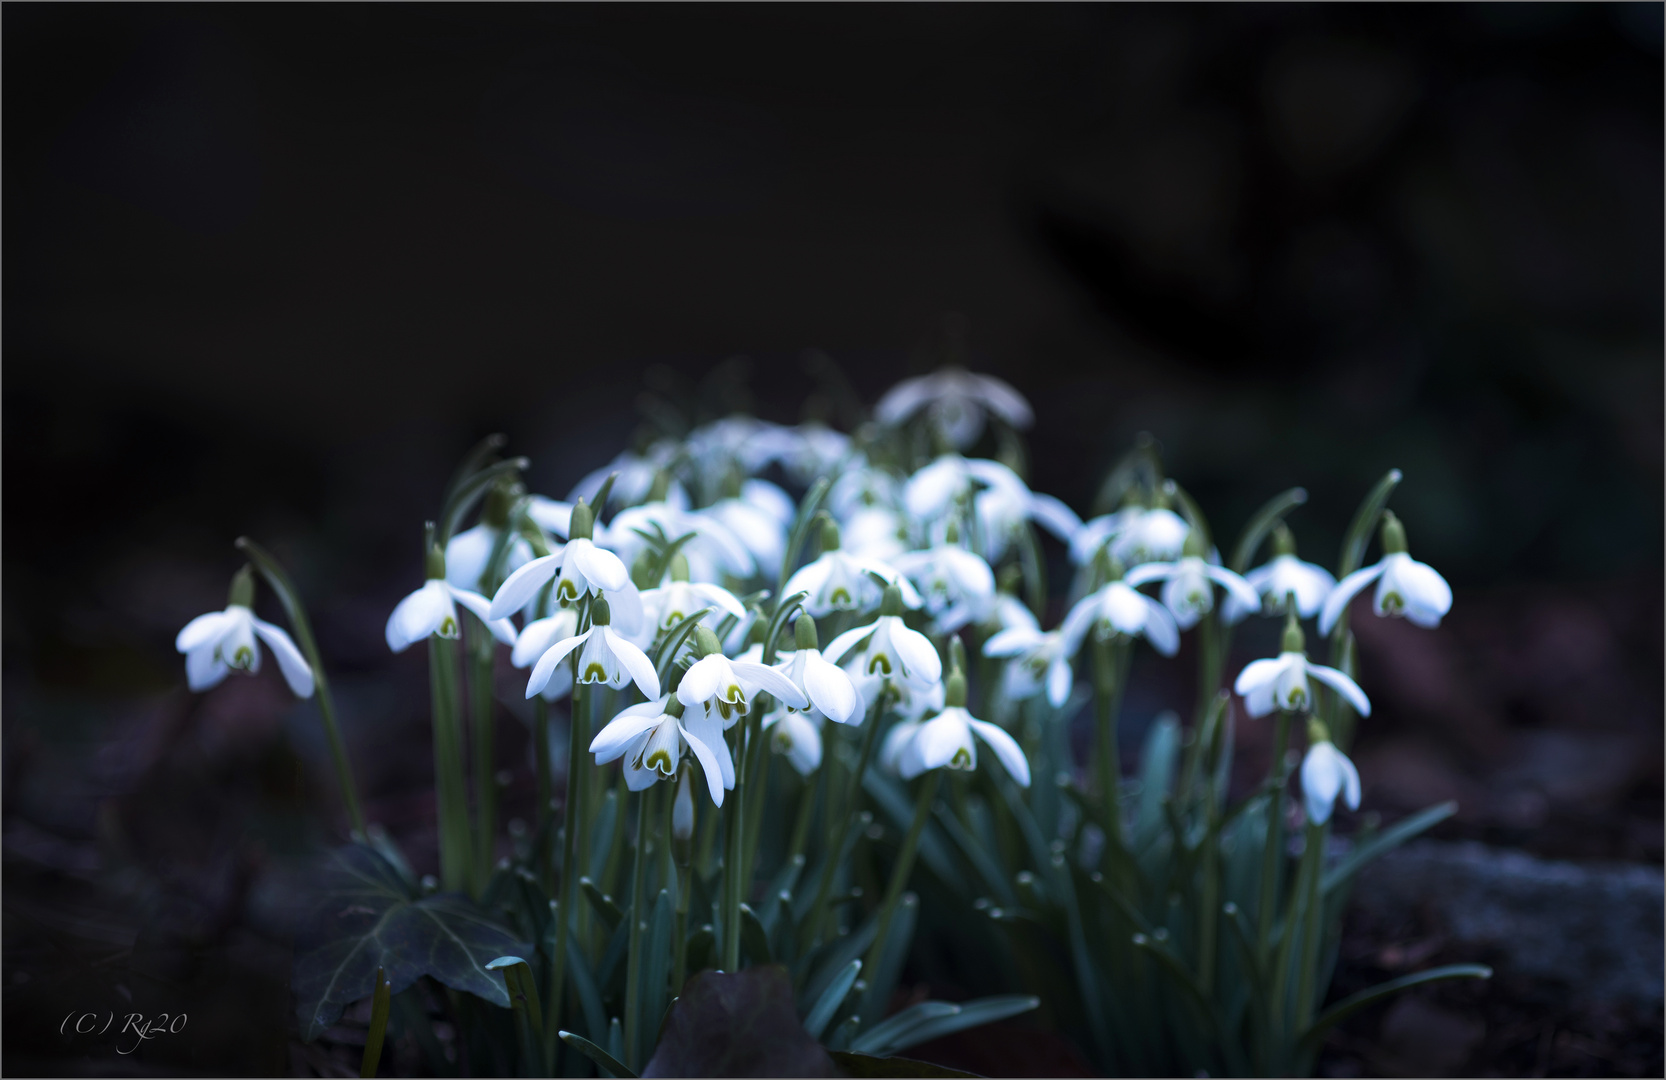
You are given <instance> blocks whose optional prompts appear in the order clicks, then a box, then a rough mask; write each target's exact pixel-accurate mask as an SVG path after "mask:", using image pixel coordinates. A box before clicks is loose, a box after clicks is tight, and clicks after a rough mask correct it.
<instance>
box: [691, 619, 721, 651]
mask: <svg viewBox="0 0 1666 1080" xmlns="http://www.w3.org/2000/svg"><path fill="white" fill-rule="evenodd" d="M722 651H723V646H722V645H721V644H719V643H718V640H717V635H716V634H714V633H712V632H711V629H710V628H709V627H707V626H705V625H701V626H696V627H695V628H694V656H695V658H696V659H698V660H704V659H705V658H706V657H708V656H716V655H718V654H719V653H721V652H722Z"/></svg>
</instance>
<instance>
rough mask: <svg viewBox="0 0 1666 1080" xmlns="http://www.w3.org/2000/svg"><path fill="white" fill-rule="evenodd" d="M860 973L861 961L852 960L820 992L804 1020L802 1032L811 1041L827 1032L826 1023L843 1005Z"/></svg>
mask: <svg viewBox="0 0 1666 1080" xmlns="http://www.w3.org/2000/svg"><path fill="white" fill-rule="evenodd" d="M861 973H862V961H860V960H852V961H851V962H850V963H848V964H846V965H845V969H844V970H843V971H841V972H839V974H838V977H837V978H835V979H834V980H833V982H832V984H831V985H829V986H828V988H827V989H826V990H825V991H823V992H822V995H821V997H819V998H817V999H816V1003H815V1005H814V1006H813V1007H811V1009H810V1015H809V1016H806V1017H805V1018H804V1030H805V1031H808V1032H809V1033H810V1037H811V1038H812V1039H819V1038H821V1033H822V1032H824V1031H826V1030H827V1025H828V1022H829V1021H831V1020H832V1019H833V1014H834V1013H836V1012H838V1011H839V1006H840V1005H843V1004H844V1001H845V996H846V995H847V994H849V993H850V988H851V987H852V986H854V985H855V984H856V976H858V975H860V974H861Z"/></svg>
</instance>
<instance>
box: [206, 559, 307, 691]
mask: <svg viewBox="0 0 1666 1080" xmlns="http://www.w3.org/2000/svg"><path fill="white" fill-rule="evenodd" d="M254 600H255V579H254V572H253V571H252V570H251V569H250V568H249V567H247V566H245V567H243V569H241V570H239V571H237V573H236V574H235V575H234V576H233V577H232V579H231V595H230V597H229V598H228V599H227V601H226V609H225V610H224V611H211V612H209V613H208V614H207V615H198V616H197V617H196V618H194V619H192V620H191V621H190V622H188V623H186V624H185V628H184V629H183V630H181V631H180V632H179V636H178V637H176V638H174V648H175V649H177V650H178V651H180V652H182V653H184V654H185V681H186V683H187V685H189V686H190V687H191V689H192V690H196V691H203V690H209V689H212V688H213V687H216V686H218V685H220V683H221V682H223V681H224V680H225V677H226V676H227V675H230V674H231V673H232V672H233V671H246V672H248V673H249V674H250V675H254V674H256V673H257V672H259V671H260V644H259V641H264V642H266V645H267V647H268V648H270V649H271V650H272V655H273V656H275V657H277V659H278V670H279V671H281V672H283V679H284V682H286V683H288V684H289V689H290V690H292V691H294V693H295V696H296V697H298V698H309V697H311V696H312V690H313V676H312V668H311V667H310V666H309V665H308V664H307V661H306V658H305V657H304V656H302V655H301V650H300V649H297V648H296V647H295V642H293V641H291V640H290V638H289V635H288V634H287V633H285V632H284V630H283V628H282V627H278V626H273V625H272V624H271V623H269V622H266V621H265V620H263V619H260V618H258V617H256V615H255V613H254ZM257 638H258V639H259V641H257V640H256V639H257Z"/></svg>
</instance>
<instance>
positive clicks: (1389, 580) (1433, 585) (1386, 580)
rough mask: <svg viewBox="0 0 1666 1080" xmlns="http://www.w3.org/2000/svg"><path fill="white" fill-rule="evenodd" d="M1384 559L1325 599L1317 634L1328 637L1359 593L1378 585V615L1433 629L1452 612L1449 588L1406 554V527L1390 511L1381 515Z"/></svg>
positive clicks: (1436, 574)
mask: <svg viewBox="0 0 1666 1080" xmlns="http://www.w3.org/2000/svg"><path fill="white" fill-rule="evenodd" d="M1382 545H1383V557H1382V558H1381V559H1380V560H1379V561H1378V562H1377V563H1376V565H1374V566H1367V567H1365V568H1364V569H1363V570H1355V571H1354V572H1353V573H1351V574H1349V575H1348V576H1347V577H1345V578H1343V579H1342V581H1341V582H1340V583H1338V585H1337V586H1336V588H1335V589H1334V590H1333V591H1332V592H1331V594H1330V596H1328V597H1326V599H1325V607H1324V610H1323V611H1321V612H1320V613H1319V632H1320V633H1321V634H1328V633H1330V632H1331V628H1332V627H1334V626H1335V625H1336V621H1337V620H1338V619H1340V618H1341V617H1342V612H1343V611H1345V610H1346V609H1347V607H1348V601H1350V600H1352V599H1353V598H1354V596H1355V594H1357V593H1358V592H1359V591H1360V590H1361V589H1364V588H1365V587H1366V586H1367V585H1369V584H1371V582H1373V581H1375V582H1376V583H1377V596H1376V601H1375V602H1374V604H1373V605H1372V606H1373V607H1374V608H1375V609H1376V612H1377V614H1378V615H1393V616H1397V617H1399V616H1403V617H1405V618H1406V619H1407V620H1408V621H1410V622H1411V623H1412V624H1414V625H1416V626H1421V627H1424V628H1425V629H1433V628H1435V627H1437V626H1439V625H1440V617H1441V616H1442V615H1445V614H1446V613H1447V612H1448V611H1451V610H1452V587H1451V586H1450V585H1448V584H1446V579H1445V578H1443V577H1441V576H1440V574H1439V572H1437V571H1436V570H1435V568H1434V567H1432V566H1430V565H1428V564H1427V563H1420V562H1418V561H1417V560H1416V559H1413V558H1412V557H1411V556H1410V555H1409V554H1407V552H1406V527H1405V526H1404V525H1402V524H1400V519H1399V518H1397V517H1395V516H1394V514H1393V513H1392V512H1390V511H1384V512H1383V528H1382Z"/></svg>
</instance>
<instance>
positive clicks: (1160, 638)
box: [1059, 553, 1180, 656]
mask: <svg viewBox="0 0 1666 1080" xmlns="http://www.w3.org/2000/svg"><path fill="white" fill-rule="evenodd" d="M1099 558H1100V559H1102V560H1103V562H1104V565H1105V576H1106V577H1107V578H1109V580H1108V581H1106V583H1105V584H1104V585H1102V586H1101V587H1099V588H1098V589H1096V590H1094V591H1093V592H1091V593H1089V594H1088V595H1086V596H1084V597H1082V599H1080V600H1078V601H1076V606H1075V607H1073V608H1071V609H1070V613H1069V614H1068V615H1066V616H1065V617H1064V623H1063V624H1062V625H1061V626H1060V627H1059V631H1060V633H1062V634H1063V636H1064V647H1065V651H1066V654H1067V655H1069V656H1074V655H1076V652H1077V650H1079V649H1080V648H1081V647H1082V639H1083V638H1084V637H1086V636H1087V633H1088V631H1089V630H1091V631H1093V633H1094V634H1095V635H1096V636H1097V637H1099V638H1101V639H1104V638H1108V637H1110V636H1111V635H1113V634H1127V635H1128V636H1129V637H1143V638H1145V639H1146V640H1147V641H1149V642H1151V646H1152V648H1154V649H1156V650H1157V651H1158V652H1160V653H1162V654H1163V655H1164V656H1173V655H1174V654H1175V653H1177V652H1179V651H1180V630H1179V628H1178V627H1177V626H1175V623H1174V616H1172V615H1170V614H1169V613H1168V609H1167V608H1165V607H1164V606H1163V605H1162V604H1159V603H1158V602H1157V601H1155V600H1153V599H1152V598H1151V597H1149V596H1146V595H1145V594H1144V593H1142V592H1139V591H1137V590H1136V589H1134V587H1133V586H1131V585H1129V584H1128V582H1127V581H1125V580H1123V577H1122V567H1121V565H1120V564H1119V563H1118V562H1117V561H1116V560H1115V559H1111V558H1106V557H1105V556H1104V554H1103V553H1101V555H1100V556H1099Z"/></svg>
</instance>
